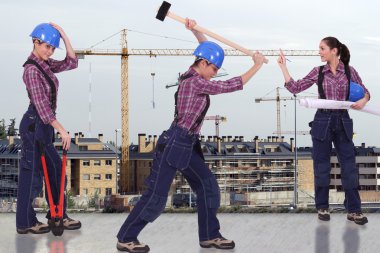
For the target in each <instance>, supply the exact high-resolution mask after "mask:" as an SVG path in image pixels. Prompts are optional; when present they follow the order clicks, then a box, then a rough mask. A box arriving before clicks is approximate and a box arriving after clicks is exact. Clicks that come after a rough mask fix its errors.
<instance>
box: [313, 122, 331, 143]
mask: <svg viewBox="0 0 380 253" xmlns="http://www.w3.org/2000/svg"><path fill="white" fill-rule="evenodd" d="M329 124H330V119H329V118H322V119H314V121H313V122H312V127H311V131H310V134H311V136H312V137H313V138H314V139H316V140H319V141H324V140H325V139H326V136H327V131H328V129H329Z"/></svg>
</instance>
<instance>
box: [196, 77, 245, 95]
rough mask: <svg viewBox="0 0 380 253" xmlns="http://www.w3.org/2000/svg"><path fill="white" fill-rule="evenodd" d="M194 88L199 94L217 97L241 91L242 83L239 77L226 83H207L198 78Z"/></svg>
mask: <svg viewBox="0 0 380 253" xmlns="http://www.w3.org/2000/svg"><path fill="white" fill-rule="evenodd" d="M196 88H197V89H198V91H199V93H201V94H207V95H217V94H221V93H229V92H234V91H237V90H242V89H243V81H242V79H241V76H237V77H234V78H231V79H228V80H226V81H207V80H205V79H203V78H199V79H198V80H197V84H196Z"/></svg>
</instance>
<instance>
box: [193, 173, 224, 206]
mask: <svg viewBox="0 0 380 253" xmlns="http://www.w3.org/2000/svg"><path fill="white" fill-rule="evenodd" d="M202 183H203V186H204V190H205V193H204V194H205V196H206V205H207V207H209V208H219V206H220V191H219V185H218V182H217V181H216V179H215V177H214V176H212V177H209V178H206V179H203V180H202ZM200 196H201V194H199V195H198V198H199V197H200Z"/></svg>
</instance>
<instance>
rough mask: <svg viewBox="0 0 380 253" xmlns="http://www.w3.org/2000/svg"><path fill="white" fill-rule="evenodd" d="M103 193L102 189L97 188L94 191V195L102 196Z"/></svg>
mask: <svg viewBox="0 0 380 253" xmlns="http://www.w3.org/2000/svg"><path fill="white" fill-rule="evenodd" d="M101 193H102V191H101V189H100V188H95V189H94V195H95V194H101Z"/></svg>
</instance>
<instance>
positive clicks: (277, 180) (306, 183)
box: [121, 134, 380, 205]
mask: <svg viewBox="0 0 380 253" xmlns="http://www.w3.org/2000/svg"><path fill="white" fill-rule="evenodd" d="M156 141H157V137H156V136H153V138H152V136H148V137H147V136H146V135H145V134H139V142H138V145H132V146H131V150H130V162H131V167H130V168H131V170H130V182H131V184H132V185H131V188H132V189H133V190H134V192H136V193H141V192H143V191H144V189H145V185H144V179H145V178H146V177H147V176H148V175H149V173H150V167H151V165H152V159H153V151H154V147H155V144H156ZM201 147H202V152H203V155H204V157H205V161H206V164H208V167H209V168H210V170H212V171H213V173H214V174H215V176H216V178H217V180H218V183H219V187H220V189H221V193H222V194H221V197H222V203H226V204H232V202H234V201H235V202H239V201H240V202H242V203H244V204H249V205H250V204H251V205H262V204H265V203H266V204H270V205H271V204H291V203H294V201H297V202H300V203H306V204H308V203H309V204H311V203H313V202H314V200H313V197H314V173H313V161H312V158H311V152H312V148H310V147H299V148H297V161H298V163H297V187H298V189H297V194H295V192H294V186H295V177H294V165H295V163H294V161H295V154H294V151H295V147H294V140H293V138H290V143H288V142H286V141H285V140H284V138H283V137H277V136H268V137H267V138H266V139H260V138H259V137H255V139H254V140H252V141H247V140H245V139H244V137H243V136H235V137H232V136H223V137H222V138H217V137H215V136H208V137H207V138H205V137H204V136H202V137H201ZM356 152H357V157H356V160H357V165H358V166H359V173H360V176H359V177H360V189H361V192H360V194H361V197H362V201H363V202H369V201H375V202H379V201H380V168H378V166H379V164H380V163H379V161H380V160H379V159H380V149H378V148H374V147H365V145H364V144H362V146H359V147H356ZM331 165H332V171H331V179H332V180H331V186H330V188H331V192H330V202H332V203H334V202H342V201H343V199H344V192H343V191H342V190H343V189H342V188H341V181H340V168H339V163H338V161H337V157H336V151H335V150H333V152H332V157H331ZM121 173H123V172H121ZM189 191H190V188H189V185H188V184H187V182H186V180H185V179H184V178H183V177H182V175H181V174H180V173H177V175H176V177H175V179H174V181H173V184H172V188H171V193H169V194H172V193H174V192H185V193H186V192H189ZM296 199H297V200H296Z"/></svg>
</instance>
